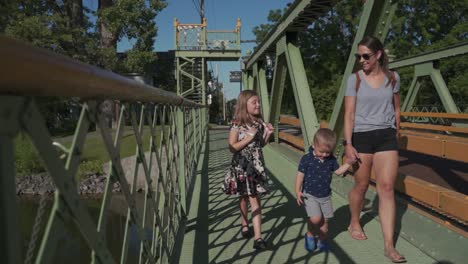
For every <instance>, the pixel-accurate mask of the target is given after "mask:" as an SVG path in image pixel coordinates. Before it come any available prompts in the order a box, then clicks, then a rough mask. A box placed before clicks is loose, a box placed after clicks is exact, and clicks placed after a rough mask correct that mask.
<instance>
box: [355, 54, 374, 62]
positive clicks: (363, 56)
mask: <svg viewBox="0 0 468 264" xmlns="http://www.w3.org/2000/svg"><path fill="white" fill-rule="evenodd" d="M372 56H374V53H364V54H362V55H361V54H357V53H356V54H354V57H356V59H357V60H358V61H359V60H361V57H362V58H363V59H364V60H369V59H370V58H371V57H372Z"/></svg>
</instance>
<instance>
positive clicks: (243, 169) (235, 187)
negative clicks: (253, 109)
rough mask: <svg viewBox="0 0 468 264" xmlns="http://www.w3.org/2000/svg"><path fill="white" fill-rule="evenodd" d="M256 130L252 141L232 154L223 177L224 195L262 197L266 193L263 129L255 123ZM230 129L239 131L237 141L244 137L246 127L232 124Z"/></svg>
mask: <svg viewBox="0 0 468 264" xmlns="http://www.w3.org/2000/svg"><path fill="white" fill-rule="evenodd" d="M252 127H255V128H257V133H256V134H255V136H254V139H253V140H252V141H251V142H250V143H249V145H247V146H246V147H245V148H243V149H242V150H240V151H238V152H236V153H234V156H233V157H232V161H231V167H230V169H229V170H228V172H227V173H226V175H225V177H224V184H223V190H224V192H225V193H226V194H237V195H240V196H243V195H262V194H265V193H268V192H269V190H268V187H267V185H268V179H267V176H266V173H265V160H264V159H263V151H262V147H263V145H264V142H263V133H264V131H265V128H264V126H263V124H262V123H258V122H255V123H254V124H253V125H252ZM231 129H237V130H238V131H239V134H238V140H239V141H240V140H242V139H243V138H244V137H246V135H247V134H246V132H247V131H248V130H249V129H250V127H248V126H238V125H237V124H235V123H233V124H232V125H231Z"/></svg>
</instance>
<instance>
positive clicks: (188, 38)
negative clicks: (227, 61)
mask: <svg viewBox="0 0 468 264" xmlns="http://www.w3.org/2000/svg"><path fill="white" fill-rule="evenodd" d="M240 27H241V22H240V19H237V24H236V28H235V29H234V30H207V29H206V19H205V18H204V19H203V23H202V24H181V23H179V21H178V20H177V19H175V20H174V29H175V46H176V49H177V50H193V51H197V50H240Z"/></svg>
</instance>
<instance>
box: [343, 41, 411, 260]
mask: <svg viewBox="0 0 468 264" xmlns="http://www.w3.org/2000/svg"><path fill="white" fill-rule="evenodd" d="M355 56H356V58H357V59H358V60H359V63H360V64H361V66H362V70H360V71H358V72H356V73H354V74H352V75H351V76H349V78H348V85H347V89H346V96H345V118H344V142H343V144H344V145H345V154H346V158H347V159H349V160H350V161H357V163H356V166H355V174H354V178H355V185H354V187H353V189H352V190H351V191H350V193H349V208H350V211H351V221H350V224H349V227H348V231H349V233H350V234H351V237H352V238H354V239H357V240H364V239H367V237H366V234H365V233H364V231H363V229H362V227H361V224H360V222H359V216H360V213H361V209H362V206H363V201H364V195H365V193H366V191H367V188H368V187H369V178H370V175H371V169H372V168H373V169H374V171H375V174H376V181H377V193H378V196H379V217H380V224H381V227H382V233H383V237H384V254H385V256H387V257H388V258H389V259H390V260H391V261H392V262H394V263H402V262H406V260H405V258H404V257H403V256H402V255H401V254H400V253H398V251H397V250H396V249H395V247H394V241H393V234H394V229H395V197H394V191H393V188H394V183H395V178H396V176H397V171H398V142H397V136H398V131H399V128H400V93H399V90H400V77H399V76H398V74H397V73H396V72H393V71H390V70H389V69H388V57H387V55H386V54H385V51H384V47H383V45H382V43H381V42H380V40H379V39H377V38H374V37H370V36H366V37H364V38H363V39H362V40H361V42H359V44H358V52H357V54H355Z"/></svg>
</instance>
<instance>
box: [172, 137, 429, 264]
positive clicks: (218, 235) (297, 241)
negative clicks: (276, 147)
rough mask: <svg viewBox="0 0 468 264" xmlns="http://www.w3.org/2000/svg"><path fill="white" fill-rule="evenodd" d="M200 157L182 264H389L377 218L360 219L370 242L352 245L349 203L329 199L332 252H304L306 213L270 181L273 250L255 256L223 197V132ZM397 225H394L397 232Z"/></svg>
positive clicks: (402, 245)
mask: <svg viewBox="0 0 468 264" xmlns="http://www.w3.org/2000/svg"><path fill="white" fill-rule="evenodd" d="M204 153H206V154H208V155H209V156H208V164H203V165H200V172H201V174H199V176H201V177H197V182H196V183H195V189H194V192H193V200H192V203H191V206H190V212H189V216H188V219H187V228H186V234H185V239H184V242H183V246H182V251H181V253H180V263H234V262H235V263H390V262H389V261H387V259H386V258H385V257H384V256H383V238H382V234H381V231H380V225H379V223H378V221H377V220H376V219H375V215H374V214H369V213H368V214H366V215H364V216H363V217H362V218H363V223H364V229H365V231H366V233H367V236H368V237H369V239H368V240H366V241H355V240H353V239H351V238H350V236H349V234H348V233H347V231H346V227H347V223H348V221H349V211H348V205H347V200H346V199H344V198H343V197H341V196H339V195H337V194H335V195H334V196H333V203H334V208H335V217H334V218H333V219H332V220H331V222H330V228H329V230H330V231H329V237H330V242H331V246H332V250H331V252H330V253H328V254H325V253H317V252H314V253H308V252H307V251H305V250H304V245H303V235H304V232H305V231H306V224H305V212H304V210H303V209H302V208H298V207H297V205H296V204H295V199H294V195H293V194H292V193H290V192H289V191H288V190H287V189H286V188H284V187H283V184H282V183H281V182H279V181H278V180H277V179H275V178H273V177H271V184H272V187H273V192H272V193H271V194H270V195H268V196H266V197H264V198H263V200H262V204H263V225H262V228H263V231H262V233H263V237H264V238H265V239H266V240H267V241H268V243H269V244H270V247H271V249H270V250H268V251H264V252H260V253H256V252H255V250H254V249H253V248H252V245H253V240H252V239H250V240H245V239H243V238H242V237H241V235H240V233H239V230H240V220H239V211H238V206H237V198H236V197H233V196H226V195H224V194H223V192H222V191H221V189H220V186H221V183H222V180H223V176H224V173H225V172H226V169H227V168H228V166H229V164H230V159H231V153H230V152H229V150H228V148H227V131H226V130H212V131H210V133H209V144H208V146H207V149H206V150H205V151H204ZM202 166H204V167H202ZM293 180H294V175H291V181H293ZM399 224H400V223H399V221H398V219H397V227H398V226H399ZM397 249H398V250H400V251H401V253H402V254H404V255H405V256H406V257H407V259H408V260H409V261H410V262H412V263H435V262H436V261H435V260H434V259H432V258H430V257H429V256H428V255H426V254H424V253H423V252H422V251H420V250H419V249H418V248H416V247H414V246H413V245H412V244H410V243H409V242H408V241H406V240H404V239H402V238H399V239H398V241H397Z"/></svg>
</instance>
